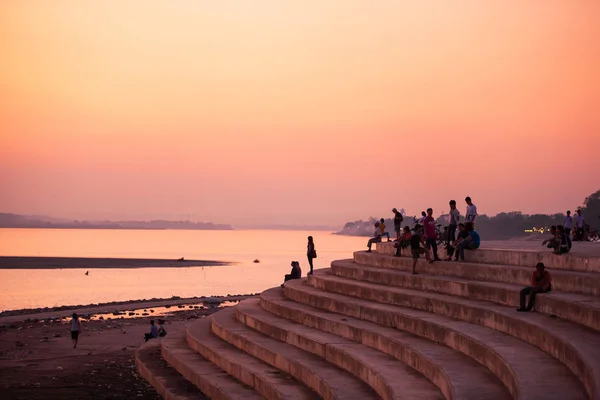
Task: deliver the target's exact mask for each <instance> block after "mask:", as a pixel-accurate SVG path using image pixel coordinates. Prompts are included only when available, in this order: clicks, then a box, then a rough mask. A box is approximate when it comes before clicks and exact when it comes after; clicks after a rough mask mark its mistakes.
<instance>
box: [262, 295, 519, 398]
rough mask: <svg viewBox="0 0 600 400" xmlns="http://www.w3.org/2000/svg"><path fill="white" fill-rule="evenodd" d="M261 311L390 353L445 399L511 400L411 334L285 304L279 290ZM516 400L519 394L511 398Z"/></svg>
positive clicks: (483, 374) (478, 369)
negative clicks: (427, 382) (422, 377)
mask: <svg viewBox="0 0 600 400" xmlns="http://www.w3.org/2000/svg"><path fill="white" fill-rule="evenodd" d="M260 304H261V307H262V308H263V309H265V310H266V311H268V312H270V313H273V314H275V315H277V316H279V317H281V318H285V319H288V320H291V321H294V322H296V323H300V324H303V325H306V326H309V327H312V328H316V329H319V330H322V331H324V332H329V333H331V334H335V335H338V336H341V337H344V338H346V339H349V340H352V341H355V342H357V343H361V344H363V345H365V346H368V347H371V348H374V349H376V350H378V351H381V352H383V353H386V354H388V355H390V356H392V357H394V358H396V359H397V360H399V361H401V362H403V363H404V364H406V365H408V366H409V367H411V368H413V369H414V370H416V371H417V372H419V373H420V374H422V375H423V376H425V377H426V378H427V379H428V380H429V381H430V382H431V383H433V384H434V385H435V386H437V387H438V388H439V389H440V391H441V392H442V394H443V395H444V397H445V398H446V399H447V400H453V399H465V400H467V399H478V400H483V399H498V400H499V399H503V398H504V399H508V398H511V395H510V393H509V389H508V388H507V387H506V386H505V385H504V384H503V383H502V382H501V381H500V380H499V379H498V378H497V377H496V376H495V375H494V374H493V373H492V372H491V371H489V370H488V369H487V368H486V367H485V366H483V365H481V364H479V363H478V362H476V361H475V360H473V359H471V358H470V357H468V356H466V355H464V354H462V353H460V352H458V351H456V350H453V349H451V348H449V347H447V346H444V345H443V344H437V343H435V342H432V341H430V340H427V339H424V338H422V337H418V336H416V335H414V334H411V333H408V332H402V331H399V330H397V329H393V328H389V327H384V326H382V325H379V324H375V323H373V322H369V321H365V320H360V319H355V318H353V317H349V316H346V315H344V314H335V313H331V312H327V311H322V310H319V309H316V308H314V307H312V306H308V305H305V304H302V303H297V302H294V301H292V300H289V299H287V298H286V297H285V296H284V295H283V291H282V290H281V289H280V288H273V289H269V290H266V291H264V292H262V293H261V295H260ZM513 395H514V396H515V397H517V398H518V394H517V393H515V394H513Z"/></svg>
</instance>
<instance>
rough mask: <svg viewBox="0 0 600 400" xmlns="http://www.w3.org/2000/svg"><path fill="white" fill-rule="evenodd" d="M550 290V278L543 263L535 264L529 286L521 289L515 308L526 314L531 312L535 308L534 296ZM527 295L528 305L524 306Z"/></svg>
mask: <svg viewBox="0 0 600 400" xmlns="http://www.w3.org/2000/svg"><path fill="white" fill-rule="evenodd" d="M551 290H552V276H550V272H549V271H546V269H545V267H544V263H541V262H540V263H537V265H536V266H535V272H534V273H533V274H532V275H531V286H526V287H524V288H523V289H521V293H520V298H519V304H520V307H519V308H517V311H519V312H528V311H531V310H533V307H534V306H535V296H536V295H537V294H538V293H547V292H549V291H551ZM527 295H529V303H528V304H527V307H526V306H525V300H526V298H527Z"/></svg>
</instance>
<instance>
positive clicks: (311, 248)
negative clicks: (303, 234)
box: [298, 236, 317, 275]
mask: <svg viewBox="0 0 600 400" xmlns="http://www.w3.org/2000/svg"><path fill="white" fill-rule="evenodd" d="M306 257H307V258H308V265H309V266H310V271H308V275H312V274H313V260H314V259H315V258H317V250H316V249H315V242H314V240H313V237H312V236H309V237H308V244H307V246H306ZM298 266H299V264H298Z"/></svg>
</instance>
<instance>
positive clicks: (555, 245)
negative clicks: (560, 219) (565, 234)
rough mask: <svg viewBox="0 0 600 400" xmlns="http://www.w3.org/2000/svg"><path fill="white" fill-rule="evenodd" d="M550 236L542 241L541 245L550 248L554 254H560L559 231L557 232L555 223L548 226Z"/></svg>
mask: <svg viewBox="0 0 600 400" xmlns="http://www.w3.org/2000/svg"><path fill="white" fill-rule="evenodd" d="M550 235H552V236H550V237H549V238H548V239H546V240H544V241H543V242H542V246H546V247H547V248H549V249H552V251H553V252H554V254H560V253H559V251H560V241H561V240H560V239H561V238H560V233H559V232H558V229H557V228H556V225H552V226H551V227H550Z"/></svg>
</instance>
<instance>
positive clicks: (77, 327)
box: [71, 313, 81, 348]
mask: <svg viewBox="0 0 600 400" xmlns="http://www.w3.org/2000/svg"><path fill="white" fill-rule="evenodd" d="M80 332H81V324H80V323H79V317H77V314H75V313H73V318H72V319H71V339H73V348H76V347H77V342H78V341H79V333H80Z"/></svg>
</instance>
